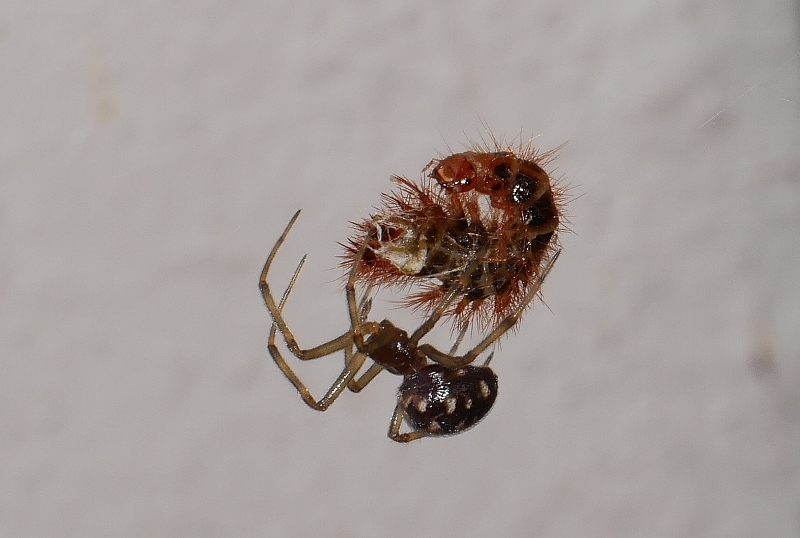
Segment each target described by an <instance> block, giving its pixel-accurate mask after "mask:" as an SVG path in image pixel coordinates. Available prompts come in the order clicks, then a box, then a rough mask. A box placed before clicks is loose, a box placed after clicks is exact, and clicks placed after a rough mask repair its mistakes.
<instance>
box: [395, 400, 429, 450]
mask: <svg viewBox="0 0 800 538" xmlns="http://www.w3.org/2000/svg"><path fill="white" fill-rule="evenodd" d="M404 418H405V413H403V408H402V407H400V404H399V403H398V404H397V405H396V406H395V408H394V413H392V420H391V422H389V438H390V439H391V440H392V441H397V442H398V443H409V442H411V441H415V440H417V439H422V438H423V437H428V436H429V435H430V433H428V432H426V431H422V430H412V431H409V432H406V433H400V427H401V426H402V425H403V419H404Z"/></svg>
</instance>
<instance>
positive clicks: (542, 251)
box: [343, 148, 563, 328]
mask: <svg viewBox="0 0 800 538" xmlns="http://www.w3.org/2000/svg"><path fill="white" fill-rule="evenodd" d="M552 156H553V152H549V153H545V154H542V155H537V154H536V153H535V152H534V151H533V150H532V149H530V148H520V151H519V152H517V153H515V152H513V151H508V150H505V151H499V150H498V151H467V152H463V153H457V154H453V155H450V156H447V157H444V158H442V159H439V160H434V161H432V162H431V163H430V164H429V165H428V166H427V167H426V168H425V171H426V172H428V173H427V178H424V179H423V181H422V183H421V185H416V184H414V183H412V182H411V181H409V180H407V179H404V178H395V181H396V182H397V183H398V184H399V187H400V188H399V191H398V192H394V193H390V194H388V195H384V205H383V207H382V208H381V209H380V210H379V212H378V213H376V214H375V215H373V216H371V217H370V218H368V219H366V220H364V221H362V222H361V223H357V224H356V225H355V227H356V234H355V237H353V238H351V240H350V244H349V245H348V246H347V253H346V255H345V262H344V264H343V265H345V266H346V267H351V265H350V264H351V263H352V260H353V259H354V258H355V256H356V255H357V253H358V250H359V247H360V246H361V245H363V244H364V242H365V241H366V247H365V250H364V253H363V257H362V259H361V261H360V266H359V268H358V271H357V273H358V278H359V279H360V280H363V281H365V282H371V283H373V284H376V285H398V286H407V285H410V284H417V285H419V289H418V290H417V291H414V292H412V293H411V294H409V295H408V296H407V297H406V298H405V300H404V302H405V303H406V304H409V305H412V306H416V307H421V308H423V309H425V310H430V309H432V308H434V307H435V306H436V305H437V304H439V301H440V300H441V299H442V297H443V296H444V294H445V293H447V292H448V291H450V290H452V289H453V287H454V286H457V287H458V295H459V298H458V299H457V300H456V301H454V303H453V305H454V306H452V307H451V308H450V310H449V311H448V312H447V314H448V315H450V316H452V317H454V318H455V321H456V325H457V326H458V328H464V327H465V326H466V325H467V324H469V323H471V322H472V321H473V320H478V321H479V323H481V324H482V325H488V324H490V323H495V322H497V321H498V320H500V319H502V318H504V317H505V316H506V315H507V314H508V313H509V312H510V311H511V310H512V309H513V308H514V307H515V306H516V305H517V304H518V303H519V302H520V301H521V300H522V299H523V298H524V296H525V294H526V290H528V289H529V287H530V286H531V285H533V284H534V282H535V280H536V277H537V275H538V274H539V272H540V271H541V269H542V266H543V264H544V263H545V262H546V260H547V259H548V258H549V257H550V256H551V255H552V253H553V252H554V251H555V249H556V248H557V240H558V238H557V234H558V231H559V230H560V229H561V227H562V218H563V190H561V189H558V188H554V187H553V184H552V182H551V179H550V176H549V175H548V173H547V172H545V170H544V169H543V168H542V166H541V165H543V164H546V163H547V162H549V160H550V159H551V158H552Z"/></svg>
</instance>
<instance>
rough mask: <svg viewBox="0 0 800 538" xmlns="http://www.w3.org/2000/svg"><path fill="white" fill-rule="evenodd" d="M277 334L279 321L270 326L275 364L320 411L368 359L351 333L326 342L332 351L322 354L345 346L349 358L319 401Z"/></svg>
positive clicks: (286, 294)
mask: <svg viewBox="0 0 800 538" xmlns="http://www.w3.org/2000/svg"><path fill="white" fill-rule="evenodd" d="M305 260H306V258H305V256H303V258H302V259H301V260H300V263H299V264H297V268H296V269H295V271H294V274H293V275H292V278H291V280H290V281H289V285H288V286H287V288H286V291H284V292H283V296H282V297H281V300H280V303H279V304H278V311H280V310H283V307H284V305H285V304H286V300H287V299H288V298H289V294H290V293H291V291H292V288H293V287H294V284H295V282H296V281H297V276H298V275H299V274H300V270H301V269H302V268H303V264H304V263H305ZM276 335H277V322H276V321H273V322H272V327H270V331H269V339H268V344H267V348H268V349H269V354H270V355H271V356H272V359H273V360H274V361H275V364H277V365H278V368H280V370H281V372H283V375H284V376H286V378H287V379H288V380H289V381H290V382H291V383H292V385H294V388H295V389H297V392H298V393H299V394H300V397H301V398H302V399H303V401H304V402H305V403H306V404H307V405H308V406H309V407H311V408H313V409H316V410H318V411H325V410H326V409H327V408H328V407H329V406H330V405H331V404H332V403H333V402H334V401H335V400H336V398H338V397H339V395H340V394H341V393H342V391H343V390H344V389H345V387H346V386H347V385H348V383H350V381H351V380H352V379H353V378H354V377H355V375H356V373H357V372H358V370H359V369H361V366H363V364H364V361H365V359H366V355H364V354H363V353H355V354H354V353H353V352H352V349H353V342H352V340H351V339H350V338H349V334H347V335H345V336H348V338H347V339H342V338H337V339H336V340H333V341H331V342H328V343H327V344H324V346H326V347H327V348H330V349H331V351H330V352H327V353H323V354H322V355H320V356H325V355H330V354H331V353H335V352H336V351H339V350H340V349H342V348H344V350H345V356H346V357H348V358H349V360H348V361H347V363H346V364H345V367H344V370H342V373H341V374H339V377H337V378H336V381H334V382H333V384H332V385H331V386H330V388H329V389H328V391H327V392H326V393H325V396H323V397H322V399H320V400H319V401H317V400H316V399H315V398H314V396H313V395H312V394H311V392H310V391H309V390H308V388H307V387H306V386H305V384H304V383H303V382H302V381H300V378H299V377H297V374H295V373H294V371H293V370H292V369H291V368H290V367H289V365H288V364H287V363H286V361H285V360H284V358H283V356H282V355H281V354H280V351H279V350H278V347H277V346H276V345H275V337H276ZM338 340H342V341H341V342H337V341H338ZM306 358H317V357H306Z"/></svg>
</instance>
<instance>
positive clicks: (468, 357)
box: [419, 250, 561, 368]
mask: <svg viewBox="0 0 800 538" xmlns="http://www.w3.org/2000/svg"><path fill="white" fill-rule="evenodd" d="M560 254H561V250H557V251H556V252H555V254H553V256H552V257H551V258H550V260H549V261H548V262H547V265H545V267H544V269H543V270H542V272H541V273H540V274H539V276H538V277H536V281H535V283H534V285H533V286H532V287H531V289H530V291H528V293H527V295H525V297H524V298H523V299H522V301H521V302H520V304H519V305H518V306H517V307H516V308H515V309H514V310H513V311H512V312H511V314H509V315H508V316H506V317H505V318H504V319H502V320H501V321H500V322H499V323H498V324H497V326H496V327H495V328H494V330H493V331H492V332H490V333H489V334H488V335H486V336H485V337H484V339H483V340H481V341H480V342H479V343H478V344H477V345H476V346H475V347H474V348H472V349H471V350H470V351H468V352H467V353H465V354H464V355H461V356H452V355H448V354H446V353H442V352H441V351H439V350H438V349H436V348H435V347H433V346H431V345H430V344H423V345H421V346H419V349H420V351H422V352H423V353H424V354H425V355H427V356H428V358H430V359H431V360H432V361H434V362H438V363H439V364H441V365H443V366H448V367H452V368H456V367H459V366H464V365H465V364H469V363H471V362H472V361H474V360H475V359H476V358H477V357H478V355H480V354H481V353H483V352H484V351H486V348H488V347H489V346H490V345H492V344H493V343H494V342H496V341H497V339H498V338H500V337H501V336H503V335H504V334H505V333H506V331H508V330H509V329H510V328H512V327H513V326H514V325H515V324H516V323H517V321H518V320H519V318H520V316H522V313H523V312H524V311H525V309H526V308H528V305H529V304H530V303H531V301H533V298H534V297H536V295H537V294H538V293H539V290H540V289H541V288H542V284H544V279H545V278H546V277H547V275H548V273H550V270H551V269H553V266H554V265H555V263H556V260H557V259H558V256H559V255H560Z"/></svg>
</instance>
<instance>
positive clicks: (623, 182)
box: [0, 0, 800, 537]
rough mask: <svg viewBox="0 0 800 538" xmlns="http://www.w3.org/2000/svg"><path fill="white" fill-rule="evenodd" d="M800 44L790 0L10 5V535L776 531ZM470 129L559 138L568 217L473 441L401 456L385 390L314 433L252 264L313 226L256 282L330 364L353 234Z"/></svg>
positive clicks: (782, 524)
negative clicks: (271, 335)
mask: <svg viewBox="0 0 800 538" xmlns="http://www.w3.org/2000/svg"><path fill="white" fill-rule="evenodd" d="M799 28H800V22H799V20H798V9H797V5H796V4H792V3H791V2H789V1H788V0H733V1H732V0H708V1H699V0H676V1H673V2H670V1H664V0H660V1H657V0H653V1H637V2H633V1H625V0H611V1H607V2H591V1H579V2H566V3H565V2H559V1H555V0H541V1H536V2H526V1H510V0H509V1H495V2H478V1H465V2H455V1H444V2H421V1H409V2H357V1H342V2H337V3H331V4H326V3H322V2H310V1H303V0H301V1H293V2H278V1H271V2H269V1H265V2H255V1H249V2H248V1H243V2H220V1H216V0H200V1H195V2H185V1H173V2H152V1H151V2H148V1H143V0H132V1H128V2H118V3H112V2H102V1H99V0H74V1H72V2H53V1H49V2H48V1H44V0H34V1H26V2H22V1H18V0H6V1H5V2H3V4H2V5H1V6H0V535H3V536H15V537H22V536H80V537H89V536H186V537H195V536H197V537H199V536H297V537H306V536H320V537H322V536H341V537H351V536H587V537H589V536H597V537H601V536H607V537H621V536H631V537H644V536H647V537H650V536H653V537H675V536H687V537H694V536H719V537H752V536H770V537H789V536H793V537H796V536H798V535H800V389H798V384H799V383H800V332H799V331H798V327H800V284H798V282H799V280H798V273H799V272H800V240H799V239H798V238H800V182H799V179H800V157H798V154H799V153H798V148H800V68H799V64H800V61H799V59H798V53H800V42H799V41H798V29H799ZM482 122H485V123H486V124H487V125H488V126H489V127H491V129H492V131H493V132H494V133H495V134H497V135H506V136H507V137H513V136H514V135H517V134H518V133H520V132H522V133H523V135H525V136H529V135H540V136H539V138H538V139H537V140H536V144H537V146H539V147H541V148H543V149H549V148H552V147H555V146H557V145H559V144H561V143H562V142H565V141H568V142H569V143H568V145H567V146H566V147H565V148H564V149H563V151H562V152H561V155H560V157H559V158H558V160H557V161H556V163H555V166H557V168H558V170H557V173H558V174H563V175H564V176H565V177H566V179H567V181H568V182H569V183H570V184H572V185H574V186H575V188H574V190H573V191H572V192H573V194H574V195H575V196H578V198H577V199H576V200H575V201H573V202H572V203H571V204H570V207H569V210H570V213H571V214H572V215H573V218H572V227H573V229H574V230H575V232H576V233H575V234H569V235H565V236H564V237H563V245H564V253H563V256H562V258H561V260H560V261H559V263H558V265H557V266H556V268H555V270H554V272H553V274H552V276H551V277H550V279H549V280H548V282H547V285H546V287H545V288H546V289H545V298H546V300H547V304H548V306H549V308H550V309H551V310H552V312H551V311H549V310H548V309H547V308H545V307H544V306H543V305H541V304H539V305H538V306H537V307H535V308H534V309H533V310H532V311H530V312H529V313H528V314H527V316H526V317H525V318H524V320H523V322H522V325H521V326H520V328H519V331H518V333H517V334H516V335H514V336H511V337H509V338H507V339H505V340H504V341H503V345H502V348H501V349H500V350H498V353H497V355H496V358H495V360H494V363H493V366H494V368H495V370H496V371H497V373H498V375H499V376H500V397H499V399H498V402H497V404H496V406H495V409H494V410H493V411H492V413H491V414H490V415H489V417H488V418H487V419H486V421H485V422H483V423H482V424H481V425H480V426H478V427H477V428H476V429H474V430H472V431H470V432H469V433H466V434H464V435H461V436H457V437H454V438H450V439H439V440H423V441H421V442H418V443H414V444H412V445H410V446H400V445H397V444H394V443H392V442H391V441H389V440H388V439H387V438H386V436H385V432H386V427H387V424H388V419H389V416H390V414H391V411H392V408H393V405H394V404H393V400H394V390H395V388H396V386H397V385H398V379H397V378H394V377H393V376H390V375H388V374H384V375H382V376H381V377H379V378H378V379H377V380H376V381H375V382H374V383H373V385H372V386H370V387H368V389H367V390H366V391H364V393H362V394H360V395H352V394H346V395H345V396H343V397H342V398H341V400H340V401H338V402H336V404H335V405H334V406H333V407H332V408H331V410H329V411H328V412H327V413H324V414H320V413H316V412H313V411H311V410H310V409H308V408H306V407H305V406H304V405H303V404H302V403H301V402H300V400H299V398H298V397H297V394H296V393H295V392H294V390H293V389H292V388H291V386H290V385H289V383H288V382H287V381H286V380H285V379H284V378H283V377H282V376H281V375H280V373H279V372H278V370H277V368H276V367H275V365H274V364H273V363H272V361H271V360H270V358H269V355H268V354H267V351H266V348H265V342H266V336H267V329H268V316H267V313H266V310H265V308H264V306H263V304H262V300H261V297H260V296H259V294H258V291H257V287H256V283H257V278H258V274H259V272H260V270H261V265H262V264H263V261H264V257H265V255H266V253H267V250H268V249H269V247H270V246H271V245H272V243H273V242H274V241H275V239H276V238H277V236H278V234H279V233H280V230H281V229H282V228H283V226H284V225H285V223H286V222H287V220H288V219H289V217H290V216H291V214H292V213H293V212H294V210H295V209H297V208H303V209H304V212H303V214H302V216H301V218H300V221H299V222H298V224H297V226H296V228H295V230H294V232H293V235H292V236H290V239H289V241H288V242H287V244H286V247H285V248H284V250H282V251H281V254H280V257H279V259H278V261H277V262H276V270H275V274H274V279H275V282H276V284H275V285H276V287H280V286H282V285H283V284H284V283H285V282H286V279H287V278H288V276H289V274H290V273H291V270H292V268H293V266H294V263H295V262H296V260H297V259H298V258H299V257H300V256H301V255H302V254H303V253H306V252H308V253H310V258H309V262H308V264H307V266H306V268H305V269H304V273H303V275H302V276H301V279H300V282H299V284H298V287H297V291H296V292H295V295H294V297H293V302H292V303H291V304H290V305H289V307H287V317H288V318H289V320H290V323H291V324H292V326H293V328H295V329H296V332H297V335H298V338H300V340H301V343H302V344H304V345H311V344H316V343H319V342H321V341H323V340H324V339H326V338H331V337H333V336H335V335H337V334H339V333H340V332H341V331H344V330H345V329H346V328H347V319H346V315H345V307H344V299H343V296H342V294H341V292H340V288H339V283H338V281H337V278H338V277H339V271H338V270H337V269H336V264H337V259H336V257H335V256H336V255H337V254H339V253H340V247H338V246H337V241H343V240H345V238H346V237H347V234H348V230H349V225H348V221H350V220H357V219H360V218H363V217H364V216H366V215H367V214H369V212H370V210H371V208H372V207H373V206H375V205H376V204H378V203H379V202H380V193H381V192H382V191H385V190H386V189H387V188H388V187H389V183H388V178H389V176H390V175H391V174H403V175H406V176H408V177H411V178H417V177H419V176H418V174H419V171H420V170H421V169H422V167H423V166H424V165H425V164H426V163H427V162H428V161H429V160H430V159H431V158H432V157H434V156H435V155H436V151H437V150H441V151H446V148H447V146H448V145H449V146H450V147H452V148H454V149H458V148H459V147H460V144H461V143H463V142H465V141H466V138H467V137H472V138H477V137H480V136H481V135H482V134H485V130H484V127H483V126H482ZM377 308H378V307H376V309H377ZM388 312H389V315H390V316H392V317H393V319H398V320H404V319H406V318H404V317H403V313H400V312H397V311H392V310H388ZM403 323H405V324H407V325H405V326H408V327H411V326H412V325H411V323H413V321H411V320H408V321H403ZM340 364H341V359H340V358H330V359H327V360H325V359H323V360H322V361H319V364H310V365H303V367H302V368H301V367H298V371H299V372H300V373H301V375H302V376H303V378H304V379H306V380H307V381H308V383H309V385H310V386H311V388H312V390H313V391H314V392H315V393H317V394H320V393H321V391H322V390H324V388H325V387H326V383H329V382H330V380H331V379H333V377H334V376H335V374H336V371H337V369H338V368H340Z"/></svg>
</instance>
